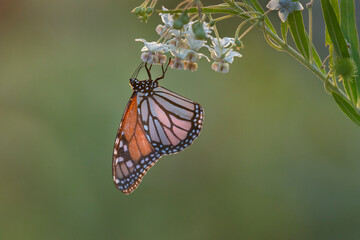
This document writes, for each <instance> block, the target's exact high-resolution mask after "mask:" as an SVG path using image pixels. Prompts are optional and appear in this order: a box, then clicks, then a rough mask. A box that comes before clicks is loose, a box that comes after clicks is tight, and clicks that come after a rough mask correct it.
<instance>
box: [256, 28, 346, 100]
mask: <svg viewBox="0 0 360 240" xmlns="http://www.w3.org/2000/svg"><path fill="white" fill-rule="evenodd" d="M262 24H263V23H259V25H262ZM266 33H267V34H268V35H269V36H270V37H271V38H272V40H273V41H274V42H276V43H277V44H278V45H280V46H281V47H282V50H283V51H285V52H287V53H288V54H290V55H291V56H292V57H294V58H295V59H296V60H298V61H299V62H300V63H302V64H303V65H304V66H305V67H306V68H307V69H309V70H310V71H312V72H313V73H314V74H315V75H316V76H317V77H318V78H320V80H321V81H323V82H324V83H325V81H329V80H328V79H327V76H326V75H325V74H324V73H323V72H322V71H321V70H320V69H318V68H317V67H316V66H315V65H314V64H311V63H310V62H309V61H307V60H306V59H305V58H304V57H303V56H302V55H301V54H300V53H298V52H297V51H296V50H295V49H293V48H292V47H290V46H289V45H286V44H285V42H284V41H283V40H282V39H281V38H279V37H278V36H277V35H275V34H274V33H273V32H272V31H270V30H269V29H268V28H266ZM329 87H330V89H331V91H333V92H336V93H337V94H339V95H340V96H342V97H343V98H344V99H349V98H348V96H347V95H346V94H345V93H344V92H343V91H341V89H339V88H338V87H337V86H335V85H334V84H333V83H332V82H329Z"/></svg>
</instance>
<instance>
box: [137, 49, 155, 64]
mask: <svg viewBox="0 0 360 240" xmlns="http://www.w3.org/2000/svg"><path fill="white" fill-rule="evenodd" d="M140 58H141V60H142V61H143V62H145V63H152V62H153V59H154V54H153V53H152V52H143V53H142V54H141V57H140Z"/></svg>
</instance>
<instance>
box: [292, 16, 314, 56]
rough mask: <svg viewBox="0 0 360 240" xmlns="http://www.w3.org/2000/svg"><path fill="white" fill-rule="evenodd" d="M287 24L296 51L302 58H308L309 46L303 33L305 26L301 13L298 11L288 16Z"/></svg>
mask: <svg viewBox="0 0 360 240" xmlns="http://www.w3.org/2000/svg"><path fill="white" fill-rule="evenodd" d="M288 22H289V27H290V32H291V35H292V36H293V39H294V42H295V44H296V47H297V49H298V50H299V51H300V53H301V54H302V55H303V57H304V58H306V59H308V58H309V46H308V39H307V36H306V32H305V26H304V22H303V17H302V13H301V12H300V11H296V12H293V13H291V14H289V16H288Z"/></svg>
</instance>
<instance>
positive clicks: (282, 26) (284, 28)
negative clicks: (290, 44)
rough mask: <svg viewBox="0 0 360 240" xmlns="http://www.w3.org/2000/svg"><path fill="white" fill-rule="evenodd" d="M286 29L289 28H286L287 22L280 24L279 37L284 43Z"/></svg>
mask: <svg viewBox="0 0 360 240" xmlns="http://www.w3.org/2000/svg"><path fill="white" fill-rule="evenodd" d="M288 29H289V28H288V24H287V22H281V36H282V38H283V40H284V41H285V42H287V40H286V36H287V32H288Z"/></svg>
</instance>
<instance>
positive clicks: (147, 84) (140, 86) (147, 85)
mask: <svg viewBox="0 0 360 240" xmlns="http://www.w3.org/2000/svg"><path fill="white" fill-rule="evenodd" d="M130 85H131V88H132V89H133V91H134V92H142V93H145V94H146V93H148V94H150V95H151V94H152V93H153V89H154V88H156V87H157V86H158V82H157V81H153V80H143V81H139V80H137V79H136V78H131V79H130Z"/></svg>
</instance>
